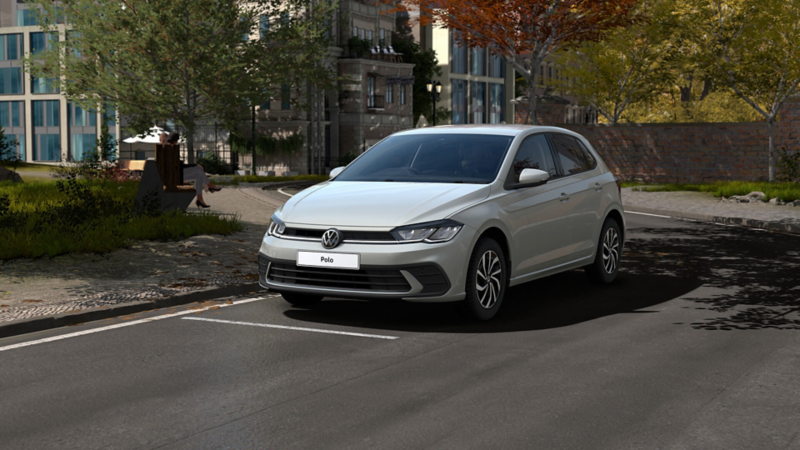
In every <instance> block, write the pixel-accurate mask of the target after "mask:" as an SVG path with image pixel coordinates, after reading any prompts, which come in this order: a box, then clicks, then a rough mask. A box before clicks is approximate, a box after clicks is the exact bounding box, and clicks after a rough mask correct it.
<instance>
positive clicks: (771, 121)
mask: <svg viewBox="0 0 800 450" xmlns="http://www.w3.org/2000/svg"><path fill="white" fill-rule="evenodd" d="M767 130H769V181H770V182H772V181H775V139H774V137H773V134H774V132H775V116H770V117H768V118H767Z"/></svg>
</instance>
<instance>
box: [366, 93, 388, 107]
mask: <svg viewBox="0 0 800 450" xmlns="http://www.w3.org/2000/svg"><path fill="white" fill-rule="evenodd" d="M385 100H386V98H385V97H384V95H367V109H375V110H383V109H384V107H383V106H384V101H385Z"/></svg>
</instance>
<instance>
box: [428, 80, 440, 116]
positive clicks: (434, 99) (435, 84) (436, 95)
mask: <svg viewBox="0 0 800 450" xmlns="http://www.w3.org/2000/svg"><path fill="white" fill-rule="evenodd" d="M425 88H426V89H427V90H428V92H430V93H431V101H432V103H433V126H436V102H437V101H438V100H439V94H441V93H442V83H440V82H438V81H436V82H434V81H433V80H431V81H429V82H428V83H427V84H425ZM434 88H436V90H435V91H434Z"/></svg>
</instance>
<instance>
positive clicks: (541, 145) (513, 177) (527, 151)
mask: <svg viewBox="0 0 800 450" xmlns="http://www.w3.org/2000/svg"><path fill="white" fill-rule="evenodd" d="M524 169H539V170H543V171H545V172H547V173H549V174H550V176H551V177H556V176H557V175H558V172H557V171H556V165H555V162H554V161H553V154H552V152H551V151H550V144H548V142H547V138H546V137H545V135H544V134H536V135H533V136H531V137H529V138H527V139H525V140H524V141H522V144H521V145H520V146H519V150H518V151H517V155H516V156H515V157H514V162H513V163H512V164H511V173H509V181H510V182H511V183H510V184H517V183H519V175H520V174H521V173H522V171H523V170H524Z"/></svg>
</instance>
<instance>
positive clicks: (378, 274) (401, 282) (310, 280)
mask: <svg viewBox="0 0 800 450" xmlns="http://www.w3.org/2000/svg"><path fill="white" fill-rule="evenodd" d="M267 279H268V280H269V281H272V282H275V283H281V284H287V285H296V286H311V287H321V288H333V289H350V290H359V291H380V292H398V293H402V292H408V291H410V290H411V286H410V285H409V284H408V281H406V278H405V277H404V276H403V274H401V273H400V271H399V270H372V269H367V270H341V269H324V268H315V267H298V266H296V265H294V264H280V263H272V265H271V266H270V269H269V273H268V274H267Z"/></svg>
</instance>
